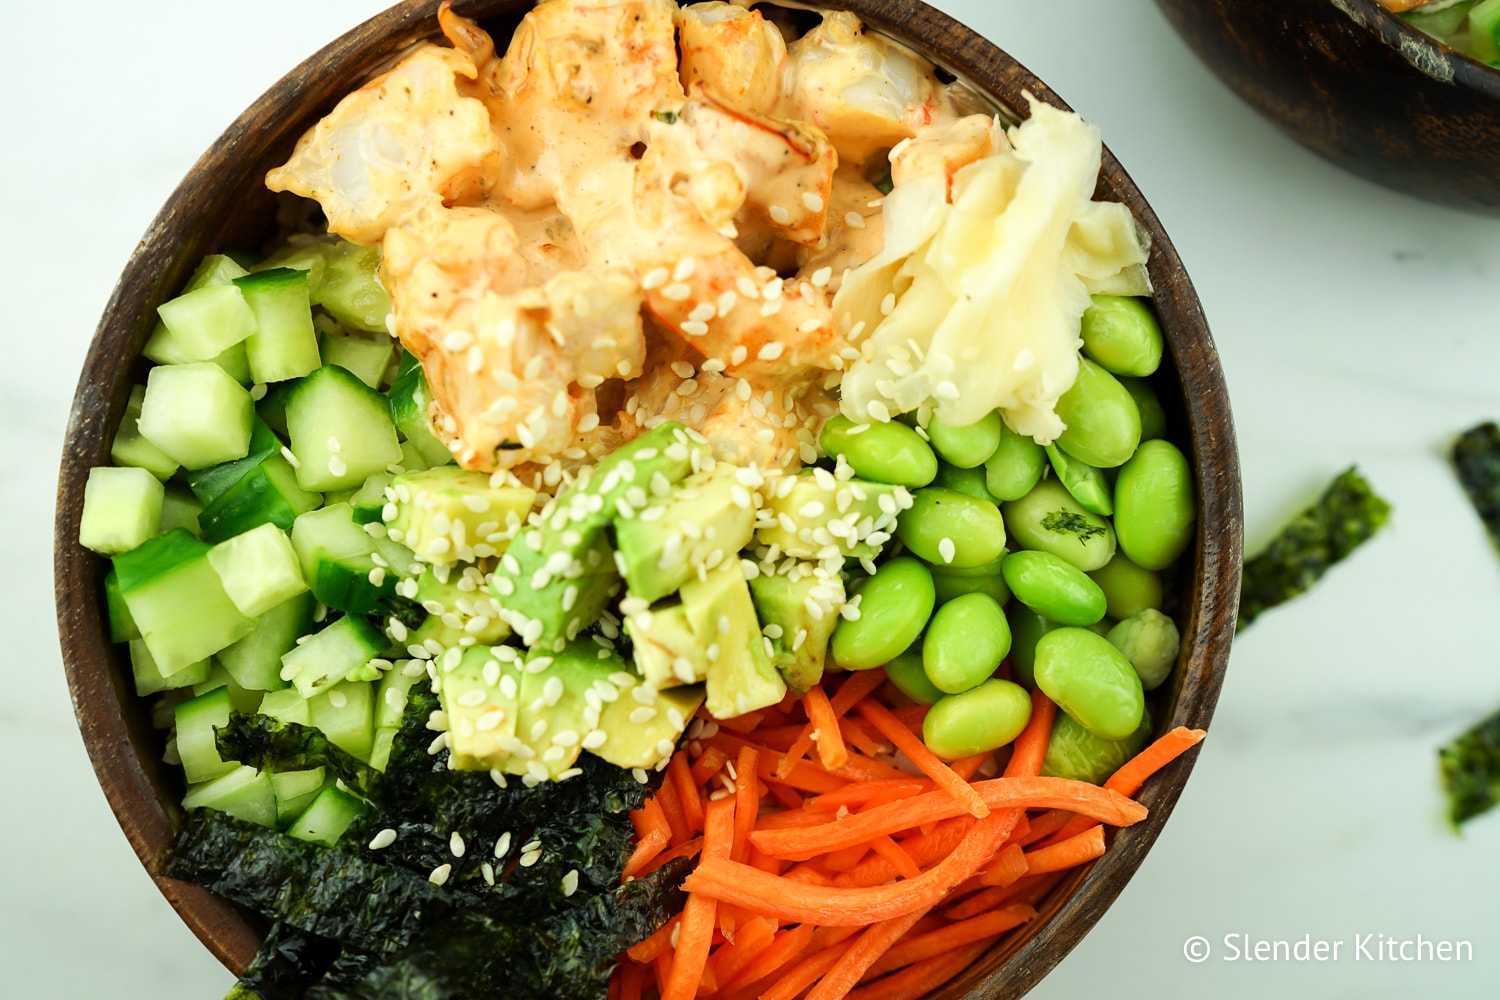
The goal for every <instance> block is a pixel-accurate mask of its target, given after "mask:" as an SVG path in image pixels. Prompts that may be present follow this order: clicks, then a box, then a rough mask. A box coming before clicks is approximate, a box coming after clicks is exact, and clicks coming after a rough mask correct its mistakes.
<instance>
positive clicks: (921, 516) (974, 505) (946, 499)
mask: <svg viewBox="0 0 1500 1000" xmlns="http://www.w3.org/2000/svg"><path fill="white" fill-rule="evenodd" d="M896 537H897V538H899V539H901V541H902V542H903V543H904V544H905V545H906V547H907V548H908V549H909V550H911V552H912V554H913V555H915V556H918V557H920V558H922V559H925V560H926V561H927V562H930V563H932V564H933V565H934V566H941V567H944V568H948V567H953V568H957V569H965V568H969V567H974V566H981V565H983V564H984V563H987V562H989V561H990V560H992V559H994V558H995V557H996V556H998V555H1000V554H1001V553H1002V552H1004V551H1005V519H1004V518H1003V517H1002V516H1001V514H1000V508H998V507H996V506H995V505H994V504H992V503H985V502H984V501H983V500H976V499H974V498H973V497H971V496H965V495H964V494H962V493H955V492H954V491H953V490H945V489H941V488H939V487H936V486H929V487H927V488H926V489H921V490H917V491H916V492H915V493H913V494H912V505H911V507H910V508H909V509H907V510H904V511H902V512H901V516H900V517H899V518H898V519H897V521H896Z"/></svg>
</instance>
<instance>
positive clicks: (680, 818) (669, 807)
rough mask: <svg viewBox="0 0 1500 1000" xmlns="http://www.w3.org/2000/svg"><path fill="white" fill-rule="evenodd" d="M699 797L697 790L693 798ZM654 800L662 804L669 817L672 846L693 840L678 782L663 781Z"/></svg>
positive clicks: (662, 809)
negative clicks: (678, 792) (679, 793)
mask: <svg viewBox="0 0 1500 1000" xmlns="http://www.w3.org/2000/svg"><path fill="white" fill-rule="evenodd" d="M697 797H698V793H697V791H696V790H695V791H694V792H693V798H697ZM653 801H654V802H656V803H657V805H659V806H661V811H662V813H663V814H664V815H665V816H666V818H667V825H668V826H669V827H671V829H672V846H673V847H676V846H678V845H679V844H682V843H684V842H685V841H688V840H691V839H692V836H693V833H692V831H691V830H689V829H688V821H687V815H686V813H684V812H683V811H682V800H681V799H679V798H678V796H677V786H676V784H675V783H674V782H671V781H663V782H662V783H661V787H660V788H658V789H657V790H656V795H655V797H654V798H653Z"/></svg>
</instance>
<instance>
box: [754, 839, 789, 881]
mask: <svg viewBox="0 0 1500 1000" xmlns="http://www.w3.org/2000/svg"><path fill="white" fill-rule="evenodd" d="M747 861H748V863H749V864H750V866H751V867H752V868H759V869H760V870H761V871H763V872H770V873H771V874H772V875H780V874H781V869H782V868H783V867H784V866H785V865H786V862H785V861H782V860H781V859H780V858H773V857H771V856H770V855H769V854H762V853H760V852H759V851H757V850H756V849H755V848H754V847H753V846H751V847H750V848H749V857H748V858H747Z"/></svg>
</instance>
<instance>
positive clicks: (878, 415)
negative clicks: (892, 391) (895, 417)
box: [865, 399, 891, 424]
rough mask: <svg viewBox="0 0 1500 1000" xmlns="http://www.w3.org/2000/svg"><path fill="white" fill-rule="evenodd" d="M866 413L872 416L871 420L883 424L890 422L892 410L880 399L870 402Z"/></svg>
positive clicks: (866, 407)
mask: <svg viewBox="0 0 1500 1000" xmlns="http://www.w3.org/2000/svg"><path fill="white" fill-rule="evenodd" d="M865 412H866V413H868V414H869V415H870V417H871V419H873V420H876V421H879V422H880V423H882V424H884V423H889V422H890V419H891V411H890V408H889V407H887V406H886V405H885V404H884V403H882V402H881V401H880V400H878V399H872V400H870V402H869V403H868V404H866V406H865Z"/></svg>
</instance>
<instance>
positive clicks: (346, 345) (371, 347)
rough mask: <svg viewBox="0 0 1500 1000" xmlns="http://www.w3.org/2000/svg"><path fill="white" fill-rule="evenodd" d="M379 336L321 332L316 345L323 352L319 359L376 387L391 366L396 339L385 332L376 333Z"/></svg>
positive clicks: (378, 386) (373, 387) (381, 382)
mask: <svg viewBox="0 0 1500 1000" xmlns="http://www.w3.org/2000/svg"><path fill="white" fill-rule="evenodd" d="M376 336H377V337H378V338H379V339H377V340H371V339H369V338H366V337H352V336H349V335H347V334H337V333H324V334H323V335H322V336H320V337H319V338H318V348H319V350H320V351H322V354H323V363H324V364H329V365H338V366H339V367H340V368H344V369H346V370H348V371H350V372H353V373H354V374H355V375H357V376H358V377H359V380H360V381H361V382H363V383H364V384H365V385H367V386H369V387H370V388H371V389H379V388H380V387H381V385H382V384H384V382H385V376H386V373H387V372H389V371H390V369H391V360H392V359H393V358H394V357H395V356H396V342H395V341H393V340H392V339H391V338H390V335H389V334H385V333H381V334H377V335H376Z"/></svg>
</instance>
